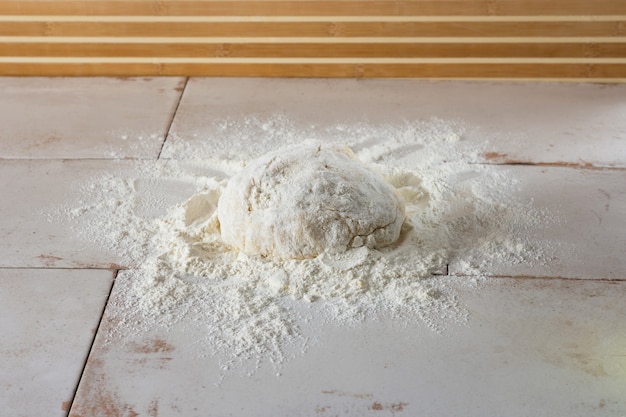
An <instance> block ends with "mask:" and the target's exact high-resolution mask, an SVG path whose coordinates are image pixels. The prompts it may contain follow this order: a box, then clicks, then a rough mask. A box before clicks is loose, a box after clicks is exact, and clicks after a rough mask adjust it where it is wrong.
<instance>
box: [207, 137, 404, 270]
mask: <svg viewBox="0 0 626 417" xmlns="http://www.w3.org/2000/svg"><path fill="white" fill-rule="evenodd" d="M218 219H219V222H220V233H221V236H222V239H223V240H224V242H226V243H227V244H229V245H231V246H233V247H234V248H236V249H238V250H239V251H242V252H244V253H247V254H253V255H262V256H266V257H272V258H277V259H304V258H313V257H315V256H317V255H319V254H321V253H323V252H343V251H345V250H347V249H348V248H351V247H360V246H368V247H370V248H378V247H382V246H386V245H389V244H391V243H393V242H395V241H396V240H397V239H398V237H399V235H400V229H401V227H402V223H403V222H404V203H403V201H402V200H401V198H400V197H399V196H398V195H397V194H396V193H395V191H394V189H393V187H392V186H391V185H389V184H388V183H386V182H385V180H384V179H383V177H382V176H381V175H379V174H377V173H375V172H373V171H371V170H369V169H368V168H367V167H366V166H365V165H364V164H363V163H362V162H360V161H359V160H358V159H356V157H355V156H354V154H353V153H352V150H350V149H349V148H347V147H339V146H323V147H321V146H299V147H290V148H287V149H283V150H279V151H275V152H271V153H268V154H266V155H264V156H262V157H260V158H258V159H256V160H254V161H252V162H250V163H249V164H248V165H247V166H246V167H245V168H244V169H243V171H242V172H240V173H239V174H237V175H235V176H234V177H232V178H231V180H230V181H229V183H228V185H227V186H226V188H225V190H224V192H223V193H222V195H221V197H220V199H219V202H218Z"/></svg>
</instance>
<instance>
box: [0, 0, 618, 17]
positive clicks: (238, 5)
mask: <svg viewBox="0 0 626 417" xmlns="http://www.w3.org/2000/svg"><path fill="white" fill-rule="evenodd" d="M623 13H624V2H623V0H594V1H589V0H554V1H545V0H498V1H493V0H449V1H448V0H417V1H415V0H414V1H381V0H378V1H363V0H348V1H346V0H334V1H328V0H318V1H316V0H305V1H299V0H297V1H204V0H195V1H194V0H181V1H177V0H176V1H173V0H169V1H168V0H120V1H108V0H94V1H88V2H85V1H80V0H66V1H62V0H60V1H50V0H7V1H2V2H0V14H5V15H11V14H14V15H41V14H44V15H45V14H48V15H100V16H102V15H104V16H106V15H116V16H144V15H145V16H197V15H207V16H229V15H234V16H258V15H267V16H406V15H417V16H438V15H454V16H511V15H526V16H535V15H541V16H546V15H550V16H558V15H576V16H579V15H615V14H623Z"/></svg>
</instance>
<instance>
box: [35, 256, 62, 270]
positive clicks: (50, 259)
mask: <svg viewBox="0 0 626 417" xmlns="http://www.w3.org/2000/svg"><path fill="white" fill-rule="evenodd" d="M37 259H41V262H42V263H43V264H44V266H47V267H53V266H55V265H56V263H57V262H58V261H62V260H63V258H59V257H58V256H53V255H39V256H37Z"/></svg>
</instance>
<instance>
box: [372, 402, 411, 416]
mask: <svg viewBox="0 0 626 417" xmlns="http://www.w3.org/2000/svg"><path fill="white" fill-rule="evenodd" d="M407 405H409V404H408V403H405V402H397V403H386V404H383V403H380V402H378V401H374V403H373V404H372V405H370V407H369V409H370V410H373V411H390V412H391V413H392V415H395V413H399V412H401V411H404V407H406V406H407Z"/></svg>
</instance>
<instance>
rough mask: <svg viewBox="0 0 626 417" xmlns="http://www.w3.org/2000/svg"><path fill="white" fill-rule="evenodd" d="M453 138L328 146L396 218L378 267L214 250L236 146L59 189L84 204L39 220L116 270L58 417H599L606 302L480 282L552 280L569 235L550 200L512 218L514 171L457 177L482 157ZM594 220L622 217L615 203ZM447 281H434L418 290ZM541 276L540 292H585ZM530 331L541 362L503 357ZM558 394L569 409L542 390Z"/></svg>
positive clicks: (606, 369)
mask: <svg viewBox="0 0 626 417" xmlns="http://www.w3.org/2000/svg"><path fill="white" fill-rule="evenodd" d="M231 123H232V124H233V125H234V126H235V129H236V130H237V131H238V132H239V133H240V134H241V135H242V137H245V136H246V135H245V134H246V132H245V129H246V126H252V128H254V129H257V128H258V127H259V126H258V125H257V123H263V125H262V126H261V127H262V128H263V129H266V130H269V131H270V134H269V135H268V137H269V138H270V140H271V141H274V142H273V143H275V144H276V145H277V146H279V145H280V143H282V142H283V140H285V141H286V142H289V140H293V137H294V136H302V134H303V132H302V131H298V130H297V129H295V128H294V127H293V126H292V125H290V124H289V123H284V119H281V118H280V117H277V118H275V119H272V118H269V119H267V120H265V121H259V120H250V119H242V120H241V121H231ZM226 128H228V125H226ZM466 128H467V127H466V126H464V125H463V123H461V122H458V121H454V122H453V121H445V120H440V119H429V120H423V121H418V122H411V123H405V124H398V125H377V126H369V127H367V126H365V127H364V125H363V124H356V125H342V126H335V128H333V129H329V130H328V131H329V132H334V135H335V136H334V137H331V138H330V139H331V142H332V141H334V142H336V143H344V144H347V145H349V146H351V147H352V149H353V150H354V151H355V154H356V156H357V157H358V158H359V159H361V160H362V161H363V162H365V163H367V164H369V165H370V166H371V167H372V168H373V169H375V170H378V171H379V172H380V173H381V174H382V175H383V176H384V177H385V178H386V180H387V181H388V182H389V183H390V184H392V185H393V186H394V187H395V188H396V190H397V192H398V194H399V195H401V196H402V197H403V199H404V200H405V203H406V212H407V217H408V219H409V226H410V227H407V228H406V229H405V232H404V234H403V235H402V236H401V239H400V241H399V242H398V243H397V244H396V245H395V246H392V247H390V248H389V249H386V250H372V249H368V248H367V247H362V248H355V249H353V250H350V251H348V252H346V253H340V254H323V255H320V256H318V257H316V258H313V259H304V260H290V261H277V260H272V259H271V258H263V257H255V256H248V255H243V254H240V253H238V252H236V251H233V250H232V249H230V248H229V247H227V246H226V245H224V244H223V242H221V239H220V237H219V227H218V226H219V225H218V224H217V223H216V221H215V217H214V216H213V214H214V211H215V208H216V204H217V202H218V199H219V195H220V194H221V190H222V189H223V187H224V186H225V185H226V183H227V181H228V179H229V178H230V176H232V175H233V174H234V173H236V172H238V171H240V170H241V169H242V167H243V164H244V163H245V162H246V161H243V160H240V159H238V158H237V157H236V155H237V154H238V152H237V149H236V148H237V146H244V144H243V143H241V144H238V142H237V141H235V142H234V143H233V144H232V147H231V149H230V152H231V153H230V155H231V156H224V157H223V158H221V159H216V160H210V159H204V160H187V161H176V160H170V161H142V162H137V163H135V164H134V166H135V168H134V170H131V171H130V172H126V173H124V175H120V176H116V175H115V174H111V173H108V174H107V175H106V176H104V177H99V176H95V177H93V178H91V179H90V180H89V181H88V183H86V184H85V183H83V184H80V183H77V184H75V186H76V187H79V188H81V189H82V191H83V193H84V197H85V200H86V201H89V202H90V203H89V204H84V203H80V202H70V203H68V204H67V205H65V206H63V207H57V208H55V209H54V210H51V211H50V213H48V214H49V215H50V216H52V217H54V216H57V218H65V221H68V220H69V221H72V222H74V224H75V225H77V226H76V231H77V234H78V235H79V236H82V237H83V238H84V239H86V240H92V241H94V240H95V241H98V242H101V244H102V245H103V247H105V248H108V249H109V250H113V251H115V252H116V253H119V254H120V256H121V257H122V260H123V262H124V265H125V266H127V267H128V270H127V271H124V272H122V273H121V274H120V275H119V277H118V279H117V282H116V286H115V289H114V293H113V295H112V298H111V300H110V302H109V305H108V307H107V313H106V315H105V319H104V321H103V327H102V328H101V330H100V332H99V334H98V337H97V340H96V344H95V346H94V350H93V351H92V355H91V358H90V361H89V362H88V365H87V368H86V371H85V375H84V377H83V380H82V382H81V385H80V387H79V391H78V393H77V398H76V401H75V403H74V406H73V408H72V411H71V415H74V416H82V415H106V414H104V413H106V412H110V410H115V412H117V413H118V414H122V415H124V414H130V415H132V414H133V413H140V414H141V413H147V414H149V413H152V414H157V413H158V414H157V415H177V414H181V413H182V414H185V415H198V416H200V415H207V413H208V414H209V415H223V414H229V413H232V414H238V415H239V414H241V415H285V416H286V415H294V414H296V415H298V414H301V415H337V414H342V413H344V414H345V413H347V414H348V415H364V414H365V415H366V414H367V413H370V414H372V415H378V414H376V413H380V412H381V411H385V412H386V413H387V414H399V413H402V412H404V413H406V414H407V415H410V414H413V413H420V412H421V413H426V412H428V413H434V414H438V413H440V414H441V415H460V414H463V415H485V410H488V411H487V414H489V413H494V415H495V414H503V413H504V414H507V415H511V414H512V415H515V413H519V414H518V415H527V414H528V413H532V412H534V413H536V412H537V411H538V410H547V409H550V410H551V411H555V413H557V414H558V415H566V414H568V413H569V414H570V415H571V414H574V415H576V414H577V413H578V414H579V415H584V413H582V412H581V411H580V410H592V411H593V410H595V409H602V410H605V411H606V412H607V415H619V414H618V413H619V412H620V410H621V409H623V408H624V404H623V400H622V399H621V397H620V396H619V395H618V393H617V392H618V388H619V384H620V383H621V382H620V381H622V380H623V379H624V363H623V362H621V359H620V358H621V356H620V355H621V354H620V349H621V348H620V347H619V346H620V341H619V340H620V336H619V334H622V333H623V329H617V333H615V325H616V324H618V320H617V317H619V314H623V312H620V311H618V310H619V308H616V309H607V308H602V306H609V305H614V303H616V300H617V299H619V297H621V296H622V295H623V292H624V289H623V285H622V284H621V283H608V282H589V283H585V282H582V281H580V283H579V284H577V285H571V286H569V285H568V282H569V281H563V280H537V281H532V282H528V283H526V282H523V281H509V282H517V284H515V285H510V284H507V283H506V282H505V281H498V280H495V281H494V279H493V278H489V279H486V278H484V277H485V276H487V275H493V273H492V272H491V271H493V268H495V267H497V268H502V267H503V266H504V267H503V268H505V269H506V266H507V265H509V269H508V270H510V271H514V272H515V271H516V270H515V268H511V266H514V267H518V266H519V265H522V266H524V265H525V266H526V267H527V268H531V269H533V268H534V270H538V271H543V274H542V273H539V274H538V275H540V276H541V275H544V276H548V277H550V276H554V274H553V272H554V270H553V267H552V265H555V261H558V259H559V258H560V257H562V256H563V254H567V253H570V254H571V253H573V252H572V251H571V248H568V247H566V248H564V249H563V248H562V245H561V243H562V241H561V239H562V236H558V235H557V236H555V237H554V238H551V237H550V236H549V235H547V234H545V233H544V232H545V230H548V229H549V228H551V227H555V225H558V224H565V223H567V222H568V221H570V220H571V219H570V218H568V217H567V216H569V214H568V213H569V212H568V211H567V210H562V209H561V208H560V207H559V206H558V205H556V206H555V205H549V204H545V202H546V201H549V200H550V195H551V194H552V195H553V194H555V193H557V192H558V191H559V190H558V189H557V188H558V187H555V188H554V189H551V190H546V192H544V193H543V194H542V195H543V197H542V199H541V200H540V201H537V200H533V199H532V198H531V199H528V198H526V196H525V194H524V193H523V191H524V189H523V187H521V186H520V185H522V186H523V185H524V182H523V181H520V179H519V176H520V174H519V173H518V172H513V171H514V170H511V169H510V168H506V167H495V166H485V165H480V164H477V163H476V162H477V161H479V160H480V156H481V155H482V154H483V153H484V147H483V146H482V145H480V144H479V145H476V144H469V143H467V142H465V141H464V137H463V135H464V132H465V129H466ZM286 139H289V140H286ZM312 142H313V143H314V142H315V138H314V139H313V141H312ZM181 157H183V158H184V157H185V155H181ZM528 169H530V170H536V169H543V168H528ZM566 169H567V168H566ZM568 170H569V169H568ZM575 172H579V171H576V170H571V172H568V173H566V174H567V175H570V174H571V173H575ZM524 175H525V174H524V173H522V177H523V176H524ZM554 175H557V177H558V174H554ZM607 175H608V174H607ZM620 175H623V174H622V173H620V172H617V173H616V174H615V175H614V177H615V180H614V181H619V179H620V178H621V177H619V176H620ZM609 177H610V175H609ZM616 183H617V182H616ZM585 187H586V186H585ZM174 197H176V198H174ZM173 200H174V201H179V202H180V203H179V204H178V205H175V204H172V203H171V202H172V201H173ZM613 201H614V203H613V204H614V206H613V207H615V205H616V204H617V208H618V209H619V208H620V207H622V205H623V203H624V202H623V196H622V195H619V193H618V196H617V199H615V198H613ZM615 201H617V203H615ZM94 202H95V203H94ZM605 216H606V214H605ZM605 218H606V217H605ZM609 218H610V217H609ZM611 221H613V220H611ZM605 227H606V225H605ZM615 239H616V243H618V244H623V239H622V240H621V241H620V240H619V239H620V238H619V236H616V237H615ZM568 251H569V252H568ZM477 254H478V255H480V256H477ZM570 256H571V255H570ZM557 264H558V262H557ZM447 268H448V269H449V270H450V275H449V276H441V275H434V274H439V273H441V271H442V270H444V271H445V270H446V269H447ZM560 268H561V272H563V271H564V273H563V274H559V276H561V275H568V274H569V275H573V276H571V278H585V277H584V276H575V271H572V270H568V269H567V266H565V267H563V266H562V265H561V267H560ZM522 270H523V268H522ZM518 271H519V269H518ZM617 271H618V272H617V273H619V265H618V269H617ZM609 273H610V272H609ZM509 275H523V273H522V274H518V273H511V274H509ZM574 282H576V281H574ZM591 295H595V297H596V299H597V303H598V308H597V309H596V308H595V307H593V306H591V305H589V306H588V308H590V309H591V310H592V311H591V312H590V315H589V316H588V319H585V320H583V322H584V323H582V324H580V325H579V323H578V322H577V320H578V319H579V314H580V312H579V311H578V310H577V307H576V306H577V305H579V304H580V303H581V302H582V301H583V300H587V298H588V297H591ZM585 303H586V301H585ZM585 305H587V304H585ZM511 306H514V307H511ZM592 307H593V308H592ZM554 309H557V310H558V314H555V313H554ZM547 311H551V312H552V313H550V317H549V319H548V320H547V321H545V320H544V318H545V316H546V315H547ZM509 316H510V320H509V319H507V317H509ZM504 323H509V324H510V326H511V327H510V328H509V327H507V325H504ZM597 323H605V324H604V325H599V326H598V325H597ZM609 323H610V325H609ZM568 326H569V327H568ZM537 328H540V329H544V330H542V331H543V332H544V333H545V337H548V336H550V335H561V336H562V338H561V336H554V340H553V342H554V343H553V344H551V345H550V346H548V347H546V346H545V345H544V340H543V339H545V337H537V338H535V336H532V335H529V336H528V342H527V343H526V344H521V345H520V347H519V348H517V349H518V350H517V351H515V352H513V351H514V349H512V348H511V346H515V345H517V344H518V334H516V333H515V332H512V331H511V329H517V330H519V331H521V332H531V333H532V332H533V331H535V330H533V329H537ZM609 334H611V335H612V336H611V337H609V336H608V335H609ZM616 334H617V335H616ZM583 339H584V340H583ZM444 353H445V354H444ZM468 375H472V379H474V378H479V376H480V377H483V376H484V377H485V378H486V379H485V383H482V384H475V383H474V382H473V381H469V380H468ZM172 380H176V381H177V384H176V385H174V386H175V387H176V388H173V385H172ZM537 380H545V381H548V382H546V384H545V385H541V386H540V387H539V386H537V385H536V381H537ZM141 381H144V382H143V383H142V382H141ZM145 381H151V383H150V384H146V383H145ZM179 381H180V384H181V385H179V384H178V383H179ZM572 381H574V382H572ZM566 383H567V384H573V385H572V386H573V387H574V388H573V389H574V390H575V391H576V393H577V395H576V397H577V398H580V403H579V404H572V403H571V398H572V397H571V392H568V393H567V394H562V393H563V391H560V387H561V386H562V385H563V384H566ZM590 385H591V386H593V387H594V388H593V389H588V388H585V391H584V392H582V391H580V392H579V390H582V389H583V387H589V386H590ZM469 388H472V389H469ZM487 393H489V395H487ZM494 393H496V394H494ZM512 393H516V395H515V396H512V395H513V394H512ZM520 393H521V394H523V395H521V394H520ZM579 394H580V395H579ZM487 397H489V399H488V400H485V398H487ZM494 398H497V400H495V399H494ZM451 399H454V401H452V400H451ZM523 404H535V405H539V404H541V405H542V406H537V407H536V408H535V405H528V406H522V405H523ZM483 405H484V408H482V407H483ZM472 407H473V408H472ZM468 410H470V411H468ZM494 410H498V412H497V413H496V412H494ZM111 412H112V411H111ZM472 413H473V414H472ZM551 415H554V414H551Z"/></svg>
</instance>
